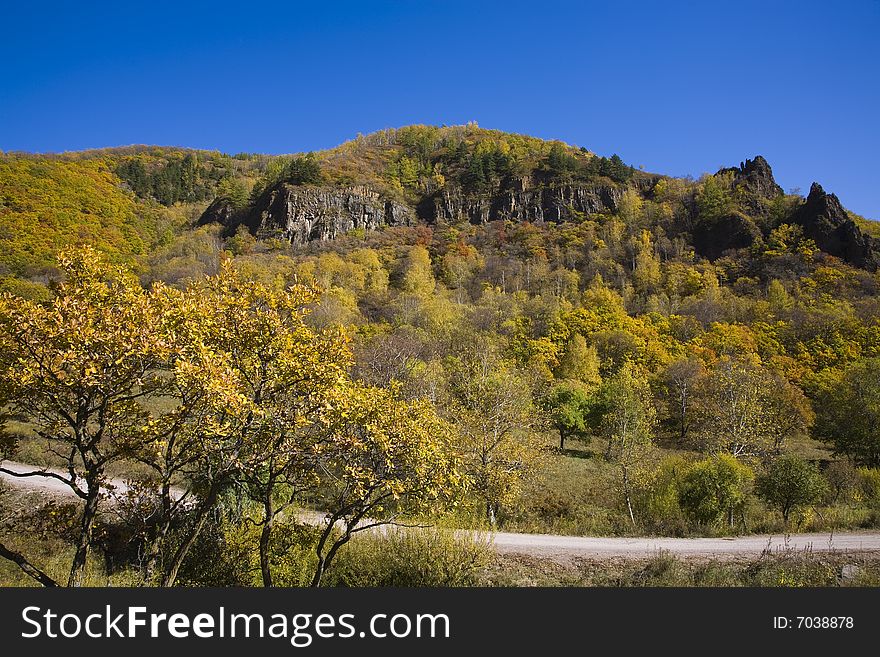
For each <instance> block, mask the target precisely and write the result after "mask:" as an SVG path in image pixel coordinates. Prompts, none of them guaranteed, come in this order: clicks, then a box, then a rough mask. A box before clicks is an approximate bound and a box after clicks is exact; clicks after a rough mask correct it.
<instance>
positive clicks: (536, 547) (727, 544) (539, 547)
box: [0, 461, 880, 559]
mask: <svg viewBox="0 0 880 657" xmlns="http://www.w3.org/2000/svg"><path fill="white" fill-rule="evenodd" d="M0 467H2V468H5V469H7V470H11V471H13V472H17V473H23V472H34V471H36V470H47V471H49V472H53V473H55V474H60V475H64V474H65V473H64V472H63V471H62V470H57V469H54V468H38V467H35V466H31V465H27V464H24V463H16V462H14V461H3V462H2V463H0ZM0 482H3V483H4V484H6V485H8V486H14V487H17V488H24V489H27V490H32V491H37V492H42V493H46V494H50V495H59V496H72V495H73V492H72V491H71V490H70V488H69V487H68V486H67V485H66V484H65V483H64V482H61V481H58V480H57V479H53V478H51V477H41V476H34V477H15V476H13V475H10V474H7V473H2V472H0ZM109 484H110V485H111V486H113V487H114V488H115V490H116V492H117V493H119V492H124V491H125V490H126V489H127V486H126V484H125V481H124V480H123V479H110V480H109ZM316 520H320V516H319V514H315V513H312V514H309V521H312V522H314V521H316ZM463 533H464V532H463ZM491 536H492V543H493V545H494V546H495V549H496V550H498V551H499V552H503V553H508V554H525V555H529V556H534V557H581V558H610V557H621V558H630V559H639V558H646V557H650V556H653V555H656V554H658V553H659V552H661V551H662V552H669V553H671V554H676V555H679V556H682V557H702V558H713V557H715V558H719V557H726V558H734V557H738V556H742V557H749V556H758V555H760V554H762V553H764V552H782V551H811V552H830V551H841V552H843V551H846V552H880V533H877V532H864V533H862V532H843V533H835V534H833V535H832V534H827V533H822V534H790V535H788V536H786V535H783V534H779V535H774V536H770V535H751V536H738V537H733V538H663V537H638V538H627V537H592V536H554V535H551V534H512V533H509V532H494V533H493V534H492V535H491Z"/></svg>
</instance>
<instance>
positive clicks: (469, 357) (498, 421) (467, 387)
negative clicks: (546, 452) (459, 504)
mask: <svg viewBox="0 0 880 657" xmlns="http://www.w3.org/2000/svg"><path fill="white" fill-rule="evenodd" d="M449 370H450V388H451V394H452V402H451V405H450V408H449V411H448V412H449V415H450V416H451V418H454V420H455V424H456V427H457V429H458V433H459V451H460V453H461V454H462V461H463V467H464V468H465V471H466V472H467V474H468V475H469V477H470V482H471V491H472V493H473V494H474V495H476V496H477V497H478V498H479V499H480V500H481V502H482V505H483V508H484V510H485V515H486V519H487V520H488V521H489V523H490V524H492V525H494V524H495V523H496V522H497V518H498V513H499V511H500V510H501V508H502V507H503V506H504V505H506V504H509V503H510V502H511V501H513V500H514V499H516V497H517V496H518V494H519V491H520V486H521V484H522V482H523V481H524V480H525V479H526V478H527V477H528V476H530V474H531V473H532V470H533V469H534V467H535V464H536V462H537V460H538V457H539V453H538V451H537V448H536V446H535V444H534V440H533V436H532V433H531V429H532V426H533V425H534V424H535V423H536V421H537V418H536V413H535V410H536V409H535V407H534V404H533V401H532V392H531V390H530V388H529V386H528V385H526V382H525V381H524V379H523V377H522V375H521V374H520V373H519V372H518V371H517V370H516V369H515V368H513V367H512V366H510V365H509V364H507V363H505V362H504V361H503V360H501V359H500V358H498V356H497V355H496V354H494V353H493V352H492V350H491V349H489V348H487V349H485V350H483V351H479V352H478V351H476V350H474V351H470V352H468V351H466V352H465V353H464V354H463V356H462V358H459V359H456V360H455V361H454V362H452V363H451V364H450V367H449Z"/></svg>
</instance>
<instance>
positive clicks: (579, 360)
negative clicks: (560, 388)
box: [555, 333, 602, 388]
mask: <svg viewBox="0 0 880 657" xmlns="http://www.w3.org/2000/svg"><path fill="white" fill-rule="evenodd" d="M599 367H600V363H599V355H598V353H597V352H596V347H595V346H593V345H588V344H587V341H586V339H585V338H584V336H583V335H581V334H580V333H575V334H574V335H573V336H572V337H571V338H570V339H569V340H568V342H567V343H566V345H565V351H563V352H562V355H561V356H560V358H559V365H558V366H557V367H556V371H555V375H556V378H557V379H571V380H573V381H579V382H581V383H583V384H585V385H586V386H587V387H589V388H595V387H596V386H598V385H599V384H600V383H601V382H602V378H601V376H600V375H599Z"/></svg>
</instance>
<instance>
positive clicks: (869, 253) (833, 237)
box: [790, 182, 880, 271]
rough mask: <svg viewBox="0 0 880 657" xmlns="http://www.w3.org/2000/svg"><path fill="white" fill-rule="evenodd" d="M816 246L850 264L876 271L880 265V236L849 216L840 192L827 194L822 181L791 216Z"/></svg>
mask: <svg viewBox="0 0 880 657" xmlns="http://www.w3.org/2000/svg"><path fill="white" fill-rule="evenodd" d="M790 220H791V222H792V223H796V224H799V225H800V226H802V227H803V229H804V234H805V235H806V236H807V237H809V238H811V239H812V240H813V241H815V242H816V246H818V247H819V248H820V249H822V250H823V251H825V252H826V253H829V254H831V255H833V256H836V257H838V258H840V259H841V260H845V261H846V262H848V263H849V264H851V265H854V266H856V267H861V268H863V269H868V270H869V271H877V269H878V267H880V240H877V239H875V238H873V237H871V236H869V235H865V234H864V233H863V232H862V230H861V229H860V228H859V227H858V226H857V225H856V223H855V222H854V221H853V220H852V219H850V218H849V216H848V215H847V214H846V210H844V209H843V206H842V205H841V203H840V201H839V200H838V198H837V196H835V195H834V194H828V193H826V192H825V190H824V189H822V186H821V185H820V184H819V183H815V182H814V183H813V185H812V186H811V187H810V195H809V196H808V197H807V200H806V202H805V203H804V204H803V205H801V206H800V207H799V208H798V209H797V210H795V212H794V214H792V216H791V218H790Z"/></svg>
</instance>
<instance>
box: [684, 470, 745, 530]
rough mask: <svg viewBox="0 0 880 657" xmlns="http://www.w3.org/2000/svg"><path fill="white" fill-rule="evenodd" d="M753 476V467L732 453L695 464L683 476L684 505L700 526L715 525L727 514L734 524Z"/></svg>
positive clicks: (730, 524)
mask: <svg viewBox="0 0 880 657" xmlns="http://www.w3.org/2000/svg"><path fill="white" fill-rule="evenodd" d="M754 476H755V475H754V473H753V472H752V470H751V468H749V467H748V466H747V465H744V464H742V463H740V462H739V461H737V460H736V458H734V457H733V456H731V455H730V454H718V455H716V456H712V457H710V458H708V459H705V460H703V461H699V462H697V463H694V464H693V466H691V468H690V469H689V470H688V471H687V472H686V473H685V474H684V476H683V477H682V481H681V486H680V488H679V500H680V503H681V506H682V508H683V509H684V510H685V512H686V513H687V515H688V517H690V518H691V519H692V520H693V521H695V522H696V523H698V524H700V525H713V524H715V523H717V522H719V521H720V520H722V519H723V518H724V516H727V522H728V525H729V526H731V527H732V526H733V523H734V516H735V514H736V513H738V512H739V513H742V510H743V504H744V502H745V499H746V495H747V494H748V489H749V487H750V486H751V483H752V481H753V480H754Z"/></svg>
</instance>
